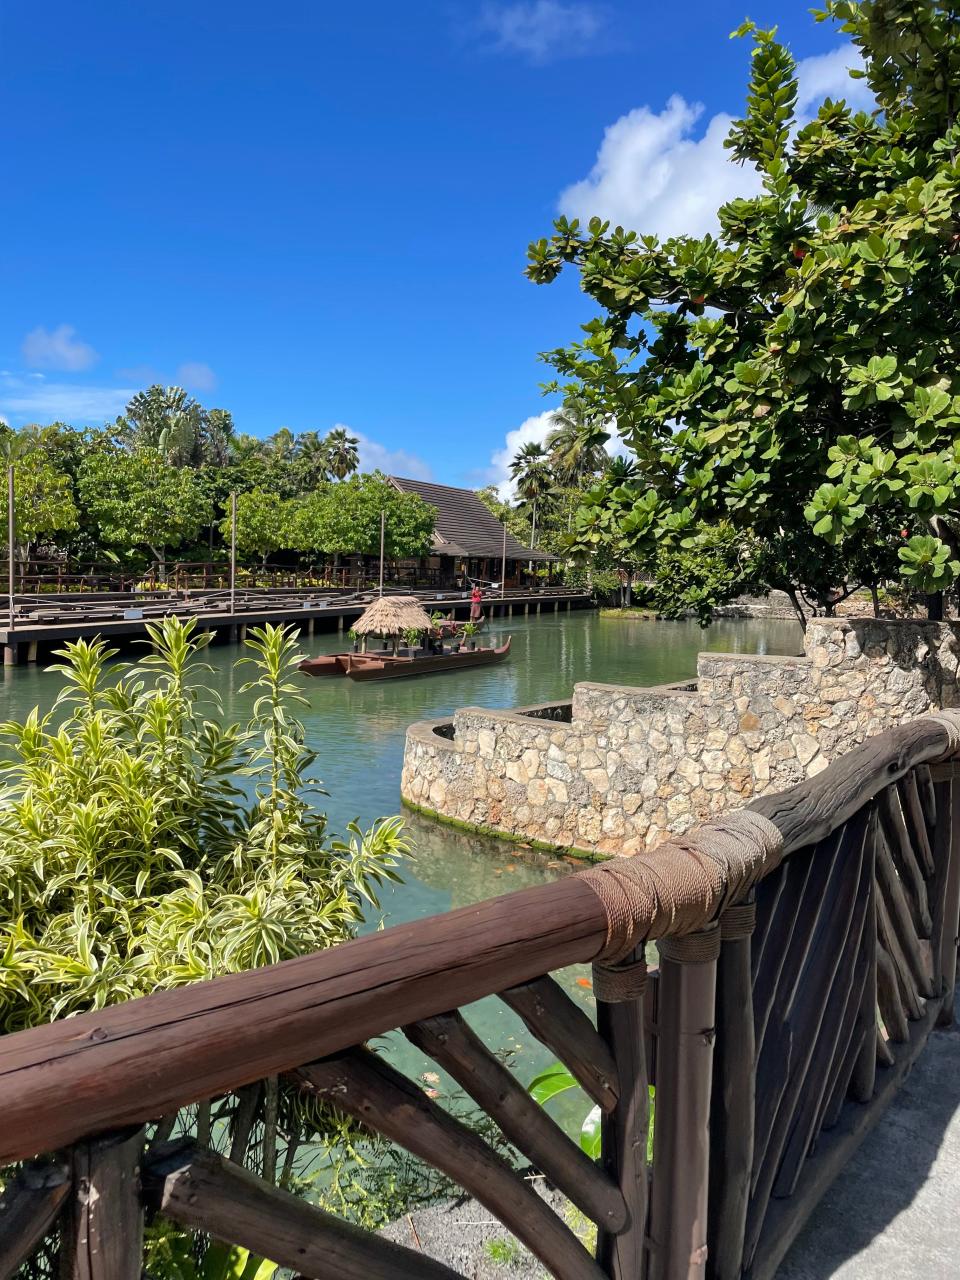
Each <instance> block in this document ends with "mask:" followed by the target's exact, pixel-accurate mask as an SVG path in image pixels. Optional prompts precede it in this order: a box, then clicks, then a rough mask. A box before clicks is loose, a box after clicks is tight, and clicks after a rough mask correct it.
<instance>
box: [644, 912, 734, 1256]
mask: <svg viewBox="0 0 960 1280" xmlns="http://www.w3.org/2000/svg"><path fill="white" fill-rule="evenodd" d="M710 943H712V944H713V946H712V948H711V947H710V945H709V944H710ZM719 944H720V928H719V925H714V926H713V929H712V930H710V931H709V932H705V933H701V934H694V935H692V936H691V937H689V938H682V939H669V940H666V941H664V942H661V943H660V944H659V947H660V990H659V995H658V1001H659V1007H658V1023H659V1033H658V1037H657V1059H658V1062H657V1080H658V1083H657V1099H656V1122H655V1124H654V1130H653V1167H654V1175H653V1180H652V1185H651V1188H650V1226H649V1228H648V1234H649V1236H650V1260H649V1265H648V1275H649V1277H650V1280H700V1277H703V1276H704V1275H705V1274H706V1263H707V1201H708V1194H709V1179H710V1095H711V1090H712V1086H713V1044H714V1038H715V1031H716V986H717V955H718V953H719ZM697 947H700V948H702V955H701V957H700V958H697V957H696V951H695V949H696V948H697ZM711 949H712V955H710V950H711Z"/></svg>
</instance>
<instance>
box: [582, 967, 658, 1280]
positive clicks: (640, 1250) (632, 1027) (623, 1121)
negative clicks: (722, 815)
mask: <svg viewBox="0 0 960 1280" xmlns="http://www.w3.org/2000/svg"><path fill="white" fill-rule="evenodd" d="M646 978H647V970H646V965H645V963H644V957H643V947H642V946H641V947H638V948H637V949H636V951H634V952H633V954H632V956H631V957H630V958H629V960H628V961H627V962H626V963H625V964H623V965H619V966H616V967H615V968H607V967H605V966H603V965H594V969H593V990H594V995H595V996H596V998H597V1029H598V1031H599V1032H600V1034H601V1035H602V1036H603V1038H604V1040H605V1041H606V1042H607V1044H608V1045H609V1047H610V1050H611V1053H612V1054H613V1058H614V1061H615V1063H616V1066H617V1073H618V1077H619V1079H620V1080H621V1082H622V1084H621V1089H620V1094H619V1097H618V1098H617V1103H616V1106H615V1107H614V1108H613V1110H612V1111H610V1112H608V1113H607V1114H606V1115H605V1116H604V1117H603V1120H602V1129H601V1158H602V1161H603V1166H604V1168H605V1169H606V1171H607V1173H608V1175H609V1176H610V1178H611V1180H612V1181H614V1182H616V1184H617V1185H618V1186H619V1188H620V1192H621V1194H622V1195H623V1199H624V1203H625V1204H626V1208H627V1224H626V1226H625V1227H624V1228H623V1230H622V1231H619V1232H617V1233H616V1234H614V1233H612V1232H609V1231H604V1230H602V1228H601V1227H598V1230H597V1261H598V1262H599V1263H600V1265H601V1267H603V1269H604V1271H605V1272H606V1274H607V1275H608V1276H609V1277H610V1280H643V1277H644V1276H645V1275H646V1250H645V1245H646V1234H647V1198H648V1190H647V1188H648V1184H649V1173H648V1168H647V1139H648V1132H649V1126H650V1092H649V1072H648V1067H647V1060H646V1052H645V1047H644V1027H643V1008H644V990H645V987H646Z"/></svg>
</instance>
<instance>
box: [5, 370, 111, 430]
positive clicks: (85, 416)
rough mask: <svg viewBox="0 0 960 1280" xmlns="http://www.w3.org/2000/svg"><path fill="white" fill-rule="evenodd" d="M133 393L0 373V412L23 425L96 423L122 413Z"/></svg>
mask: <svg viewBox="0 0 960 1280" xmlns="http://www.w3.org/2000/svg"><path fill="white" fill-rule="evenodd" d="M134 394H135V389H131V388H129V387H85V386H81V385H79V384H74V383H69V382H37V381H34V380H32V379H28V378H18V377H17V376H16V375H14V374H0V410H2V412H3V413H4V414H6V415H8V416H11V417H17V418H21V419H23V420H24V421H27V422H70V423H73V424H82V423H94V424H100V423H103V422H106V421H108V420H109V419H111V418H115V417H116V416H117V414H118V413H122V412H123V410H124V407H125V406H126V404H127V401H128V400H129V399H130V398H131V396H133V395H134Z"/></svg>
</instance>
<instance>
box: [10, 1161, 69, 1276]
mask: <svg viewBox="0 0 960 1280" xmlns="http://www.w3.org/2000/svg"><path fill="white" fill-rule="evenodd" d="M70 1190H71V1174H70V1166H69V1164H68V1163H67V1161H65V1160H56V1161H37V1162H36V1163H35V1164H29V1165H26V1166H24V1168H22V1169H20V1170H19V1171H18V1173H17V1174H16V1176H15V1177H14V1178H12V1179H11V1181H10V1183H9V1185H8V1186H7V1188H6V1190H5V1191H4V1193H3V1198H2V1199H0V1280H11V1278H12V1277H13V1276H15V1275H16V1274H17V1272H18V1271H19V1270H20V1268H21V1267H22V1266H23V1264H24V1263H25V1262H26V1261H27V1260H28V1258H30V1256H31V1255H32V1253H33V1251H34V1250H35V1249H36V1248H37V1246H38V1245H39V1244H40V1242H41V1241H42V1240H43V1238H44V1236H45V1235H46V1234H47V1232H48V1231H49V1230H50V1228H51V1227H52V1226H53V1224H54V1222H56V1220H57V1217H58V1215H59V1213H60V1211H61V1209H62V1208H63V1205H64V1201H65V1200H66V1199H67V1196H68V1195H69V1194H70Z"/></svg>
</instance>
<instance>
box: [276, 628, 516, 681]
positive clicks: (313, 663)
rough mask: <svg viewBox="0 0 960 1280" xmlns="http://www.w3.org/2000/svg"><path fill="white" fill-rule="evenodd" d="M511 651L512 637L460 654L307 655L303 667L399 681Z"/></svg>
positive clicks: (481, 663)
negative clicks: (315, 656) (400, 655)
mask: <svg viewBox="0 0 960 1280" xmlns="http://www.w3.org/2000/svg"><path fill="white" fill-rule="evenodd" d="M509 652H510V637H509V636H508V637H507V640H506V642H505V643H504V644H502V645H500V647H499V648H491V649H460V650H459V651H458V652H457V653H444V654H439V653H425V654H417V655H416V657H412V658H411V657H405V656H403V657H394V655H393V654H389V653H330V654H322V655H321V656H320V657H318V658H307V659H306V660H305V661H304V662H301V664H300V670H301V671H302V672H303V673H304V674H305V675H309V676H321V677H323V676H348V677H349V678H350V679H351V680H396V679H402V678H404V677H406V676H420V675H429V674H431V673H432V672H435V671H462V670H465V669H466V668H467V667H485V666H489V665H490V664H492V663H494V662H502V661H503V660H504V658H505V657H506V656H507V654H508V653H509Z"/></svg>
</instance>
